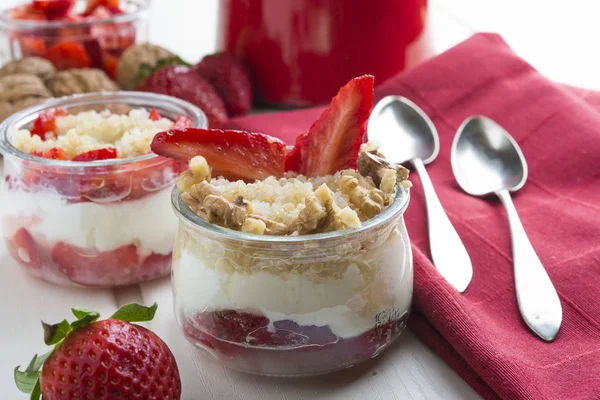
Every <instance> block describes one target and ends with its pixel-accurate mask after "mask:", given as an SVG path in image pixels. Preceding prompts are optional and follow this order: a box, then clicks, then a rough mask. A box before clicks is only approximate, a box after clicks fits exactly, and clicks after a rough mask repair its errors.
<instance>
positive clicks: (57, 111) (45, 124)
mask: <svg viewBox="0 0 600 400" xmlns="http://www.w3.org/2000/svg"><path fill="white" fill-rule="evenodd" d="M68 114H69V112H68V111H67V110H65V109H64V108H51V109H49V110H48V111H45V112H43V113H41V114H40V115H38V117H37V118H36V119H35V121H33V126H32V128H31V130H30V132H31V134H32V135H38V136H39V137H41V138H42V140H43V139H45V138H46V133H48V132H52V133H56V118H57V117H64V116H66V115H68Z"/></svg>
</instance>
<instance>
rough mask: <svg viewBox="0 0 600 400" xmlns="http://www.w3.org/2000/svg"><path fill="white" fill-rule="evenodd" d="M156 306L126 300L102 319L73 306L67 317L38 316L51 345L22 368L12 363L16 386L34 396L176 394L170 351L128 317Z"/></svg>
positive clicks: (142, 317)
mask: <svg viewBox="0 0 600 400" xmlns="http://www.w3.org/2000/svg"><path fill="white" fill-rule="evenodd" d="M157 307H158V305H157V304H156V303H155V304H154V305H153V306H152V307H144V306H141V305H139V304H128V305H125V306H123V307H121V308H120V309H119V310H118V311H117V312H116V313H114V314H113V315H112V316H111V317H110V318H109V319H107V320H102V321H97V319H98V318H99V317H100V314H98V313H97V312H95V311H89V310H84V309H79V308H73V309H72V311H73V314H74V315H75V317H77V318H78V319H77V320H76V321H74V322H72V323H68V322H67V320H63V321H62V322H60V323H58V324H55V325H48V324H46V323H44V322H42V325H43V327H44V341H45V342H46V344H47V345H55V347H54V349H53V350H51V351H50V352H48V353H46V354H44V355H42V356H40V357H38V356H37V355H36V356H34V357H33V360H31V362H30V363H29V365H28V366H27V368H26V369H25V371H20V370H19V368H20V367H17V368H15V382H16V384H17V386H18V388H19V389H20V390H21V391H22V392H24V393H31V399H35V400H38V399H39V398H40V395H41V396H42V397H43V399H44V400H66V399H93V400H103V399H156V400H163V399H171V400H177V399H180V397H181V381H180V378H179V370H178V369H177V363H176V362H175V357H174V356H173V354H172V353H171V351H170V350H169V348H168V347H167V345H166V344H165V343H164V342H163V341H162V340H161V339H160V338H159V337H158V336H157V335H156V334H155V333H154V332H152V331H150V330H148V329H146V328H144V327H142V326H139V325H135V324H132V323H131V322H139V321H149V320H151V319H152V318H153V317H154V314H155V312H156V309H157ZM40 368H41V373H40Z"/></svg>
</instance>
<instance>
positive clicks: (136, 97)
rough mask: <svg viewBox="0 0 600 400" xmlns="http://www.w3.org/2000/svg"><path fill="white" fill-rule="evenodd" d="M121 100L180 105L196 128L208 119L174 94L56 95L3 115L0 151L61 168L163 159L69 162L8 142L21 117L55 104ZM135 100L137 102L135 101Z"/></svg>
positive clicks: (35, 162) (143, 156) (83, 103)
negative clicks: (27, 150)
mask: <svg viewBox="0 0 600 400" xmlns="http://www.w3.org/2000/svg"><path fill="white" fill-rule="evenodd" d="M110 101H113V102H114V103H124V104H133V105H139V106H140V107H144V106H145V105H146V103H148V102H150V103H157V104H159V103H168V104H172V105H175V106H178V107H180V108H181V109H183V110H185V111H187V112H188V113H189V114H191V115H193V116H194V117H195V118H196V119H197V120H198V121H199V123H198V126H199V127H207V124H208V122H207V121H208V120H207V118H206V115H205V114H204V112H203V111H202V110H201V109H200V108H198V107H196V106H195V105H193V104H191V103H188V102H187V101H184V100H181V99H178V98H176V97H172V96H167V95H163V94H156V93H148V92H135V91H114V92H93V93H83V94H74V95H70V96H64V97H59V98H55V99H48V100H46V101H44V102H42V103H40V104H36V105H34V106H31V107H28V108H25V109H23V110H21V111H18V112H16V113H15V114H13V115H11V116H10V117H8V118H6V119H5V120H4V121H3V122H2V123H1V124H0V153H2V154H10V155H12V156H15V157H18V158H21V159H24V160H27V161H28V162H30V163H32V164H34V165H35V164H38V165H43V166H49V167H62V168H79V169H81V168H85V167H106V166H119V165H121V166H122V165H128V164H134V163H138V162H141V161H147V160H152V159H157V161H160V162H162V161H164V158H163V157H161V156H159V155H157V154H154V153H148V154H143V155H141V156H136V157H130V158H114V159H109V160H98V161H78V162H73V161H70V160H55V159H51V158H42V157H36V156H33V155H31V154H28V153H25V152H23V151H21V150H19V149H17V148H16V147H15V146H14V145H13V144H12V143H11V141H10V138H9V132H10V130H11V128H12V127H13V126H15V125H16V124H17V123H18V122H20V121H22V120H24V119H30V120H33V119H34V118H33V117H34V116H35V117H36V118H37V115H38V114H39V113H40V112H42V111H44V110H47V109H50V108H55V107H67V106H86V105H87V106H91V105H101V104H102V103H109V102H110ZM136 103H137V104H136Z"/></svg>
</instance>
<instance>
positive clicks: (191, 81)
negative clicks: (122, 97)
mask: <svg viewBox="0 0 600 400" xmlns="http://www.w3.org/2000/svg"><path fill="white" fill-rule="evenodd" d="M138 90H141V91H144V92H153V93H160V94H167V95H170V96H175V97H178V98H180V99H182V100H185V101H188V102H190V103H192V104H194V105H196V106H198V107H199V108H200V109H202V111H204V113H205V114H206V117H207V118H208V126H209V127H211V128H218V127H220V126H222V125H223V124H224V123H225V121H227V110H226V109H225V105H224V104H223V100H222V99H221V97H220V96H219V94H218V93H217V91H216V90H215V88H214V87H213V86H212V85H211V84H210V83H208V82H207V81H205V80H204V79H202V77H200V75H199V74H197V73H196V72H194V71H192V70H190V69H189V68H187V67H184V66H181V65H169V66H167V67H164V68H161V69H159V70H158V71H155V72H153V73H152V74H151V75H150V76H149V77H148V78H147V79H146V80H144V82H143V83H142V84H141V85H140V86H139V87H138Z"/></svg>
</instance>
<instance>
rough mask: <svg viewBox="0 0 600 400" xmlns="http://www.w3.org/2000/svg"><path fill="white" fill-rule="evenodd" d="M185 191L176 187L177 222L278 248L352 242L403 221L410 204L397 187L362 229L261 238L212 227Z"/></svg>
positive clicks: (219, 236)
mask: <svg viewBox="0 0 600 400" xmlns="http://www.w3.org/2000/svg"><path fill="white" fill-rule="evenodd" d="M181 194H182V193H181V191H180V190H179V189H178V188H177V186H175V187H174V188H173V191H172V192H171V205H172V207H173V210H174V212H175V215H177V218H179V220H180V221H181V222H182V223H184V224H185V225H187V226H188V227H190V228H192V229H194V230H196V231H202V232H203V233H208V234H209V235H211V236H213V237H214V238H216V239H220V240H236V241H245V242H252V243H265V244H266V243H271V244H273V243H276V244H298V243H315V242H321V241H326V240H335V239H340V238H345V239H348V240H350V239H352V238H354V237H356V236H359V235H361V234H364V233H365V232H367V231H369V230H372V229H376V228H378V227H381V226H382V225H385V224H386V223H387V222H389V221H390V220H392V219H393V218H394V217H401V216H402V215H403V214H404V212H405V211H406V208H407V207H408V203H409V201H410V190H409V189H404V188H402V187H401V186H400V185H396V195H395V197H394V202H393V203H392V204H390V205H389V206H388V207H387V208H386V209H385V210H383V211H382V212H381V213H379V214H377V215H376V216H375V217H373V218H371V219H369V220H367V221H365V222H364V223H362V224H361V226H360V227H359V228H355V229H343V230H337V231H332V232H325V233H313V234H309V235H296V236H291V235H257V234H253V233H243V232H239V231H235V230H233V229H228V228H223V227H221V226H219V225H215V224H212V223H210V222H208V221H207V220H205V219H204V218H202V217H200V216H199V215H197V214H196V213H194V212H193V211H192V210H191V209H190V208H189V207H188V205H187V204H186V203H185V202H184V201H183V200H182V198H181Z"/></svg>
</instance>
